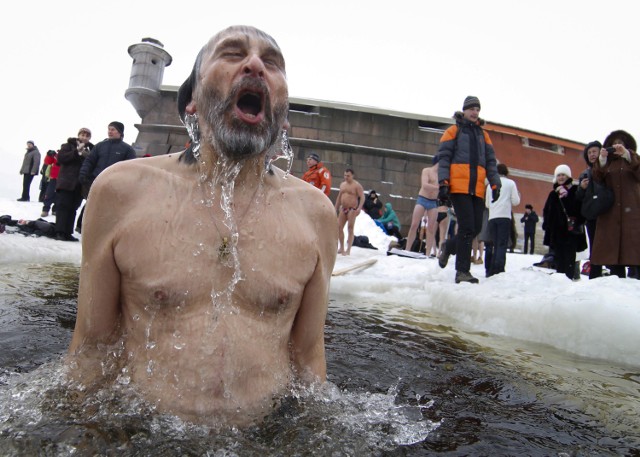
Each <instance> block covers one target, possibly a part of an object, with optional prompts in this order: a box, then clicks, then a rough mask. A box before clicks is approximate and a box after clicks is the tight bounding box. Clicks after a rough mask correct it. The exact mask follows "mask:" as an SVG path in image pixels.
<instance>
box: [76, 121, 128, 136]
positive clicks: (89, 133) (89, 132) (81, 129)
mask: <svg viewBox="0 0 640 457" xmlns="http://www.w3.org/2000/svg"><path fill="white" fill-rule="evenodd" d="M118 123H119V122H118ZM109 125H111V124H109ZM121 125H122V124H121ZM114 127H115V126H114ZM116 128H117V127H116ZM122 130H124V126H123V127H122ZM82 132H84V133H86V134H87V135H89V137H91V130H89V129H88V128H86V127H81V128H80V130H78V136H80V134H81V133H82ZM120 133H122V132H120Z"/></svg>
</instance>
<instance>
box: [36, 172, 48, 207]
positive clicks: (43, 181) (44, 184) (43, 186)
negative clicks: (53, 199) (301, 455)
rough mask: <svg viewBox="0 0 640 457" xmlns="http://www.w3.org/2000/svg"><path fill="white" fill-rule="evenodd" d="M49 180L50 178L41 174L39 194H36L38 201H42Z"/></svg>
mask: <svg viewBox="0 0 640 457" xmlns="http://www.w3.org/2000/svg"><path fill="white" fill-rule="evenodd" d="M49 181H50V179H48V178H47V177H46V176H44V175H43V176H42V179H40V195H38V201H39V202H43V201H44V196H45V195H46V194H47V186H48V185H49Z"/></svg>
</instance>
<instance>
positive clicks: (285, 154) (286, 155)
mask: <svg viewBox="0 0 640 457" xmlns="http://www.w3.org/2000/svg"><path fill="white" fill-rule="evenodd" d="M279 159H285V160H286V161H287V167H286V169H285V170H284V176H283V179H286V178H287V176H288V175H289V173H290V172H291V167H292V165H293V148H292V147H291V143H290V142H289V135H288V134H287V131H286V130H282V134H281V137H280V150H279V151H278V149H277V147H276V146H275V145H274V146H273V147H272V148H271V149H270V150H269V152H268V153H267V154H266V155H265V157H264V161H265V173H268V172H271V165H272V164H273V162H275V161H276V160H279Z"/></svg>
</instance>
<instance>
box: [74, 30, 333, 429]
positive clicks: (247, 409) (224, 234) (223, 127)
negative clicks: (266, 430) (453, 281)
mask: <svg viewBox="0 0 640 457" xmlns="http://www.w3.org/2000/svg"><path fill="white" fill-rule="evenodd" d="M178 111H179V113H180V116H181V118H182V120H183V122H184V123H185V126H186V127H187V130H188V132H189V134H190V137H191V144H190V146H189V148H188V149H187V150H186V151H184V152H182V153H180V154H168V155H161V156H156V157H150V158H146V159H144V160H130V161H124V162H120V163H117V164H115V165H113V166H111V167H109V168H108V169H106V170H105V171H104V172H103V173H101V174H100V176H98V178H97V179H96V181H95V183H94V185H93V188H92V190H91V204H90V205H89V206H88V207H87V214H86V216H85V227H84V230H83V240H82V241H83V261H82V271H81V279H80V289H79V297H78V318H77V322H76V328H75V331H74V335H73V339H72V342H71V347H70V349H69V353H70V363H69V366H70V367H71V370H70V371H71V375H72V377H73V379H75V380H76V381H78V382H80V383H81V384H82V385H83V386H89V387H93V386H96V387H97V386H100V385H104V384H105V382H108V381H106V380H107V379H113V377H114V375H118V373H123V372H126V374H127V380H128V381H130V383H131V385H133V386H135V388H136V391H138V392H141V393H142V395H143V396H144V398H145V399H146V400H147V401H148V402H150V403H152V404H153V405H154V406H155V407H157V408H158V410H160V411H163V412H166V413H170V414H175V415H177V416H179V417H181V418H183V419H185V420H189V421H193V422H199V423H203V422H204V423H209V424H221V423H226V424H239V425H242V424H249V423H252V422H255V421H257V420H260V419H261V418H262V417H264V416H265V415H267V414H269V413H270V411H271V410H272V409H273V407H274V405H276V404H277V403H278V402H277V400H278V398H280V397H281V396H282V395H285V394H286V393H287V392H289V391H290V388H291V386H292V385H295V384H298V383H303V384H314V383H322V382H324V381H325V379H326V360H325V349H324V322H325V317H326V312H327V306H328V293H329V279H330V277H331V272H332V269H333V265H334V261H335V257H336V250H337V223H336V218H335V214H334V213H333V208H332V205H331V201H330V200H329V199H327V198H326V197H324V196H323V195H322V194H321V193H320V192H318V191H317V190H316V189H314V188H313V187H311V186H309V185H308V184H307V183H305V182H303V181H302V180H300V179H297V178H295V177H293V176H287V174H286V173H285V172H284V171H282V170H279V169H278V168H276V167H275V166H273V164H272V162H271V160H269V159H270V158H273V157H274V156H277V154H276V153H275V151H276V150H277V149H279V148H283V149H287V148H288V147H289V146H288V141H287V140H286V133H285V132H284V131H285V130H286V128H287V127H288V123H287V112H288V89H287V81H286V75H285V62H284V58H283V56H282V53H281V51H280V48H279V47H278V45H277V44H276V42H275V40H274V39H273V38H271V37H270V36H269V35H267V34H266V33H264V32H262V31H260V30H258V29H255V28H253V27H245V26H235V27H230V28H228V29H225V30H223V31H222V32H220V33H218V34H217V35H215V36H214V37H213V38H212V39H211V40H210V41H209V42H208V43H207V44H206V45H205V46H204V47H203V48H202V50H201V51H200V53H199V54H198V58H197V59H196V64H195V66H194V69H193V72H192V74H191V76H190V77H189V78H188V79H187V80H186V81H185V83H184V84H183V85H182V86H181V88H180V90H179V92H178ZM279 140H281V141H279ZM285 178H286V179H285ZM158 183H162V185H158ZM114 345H115V347H116V348H119V349H118V350H116V351H110V350H109V348H113V347H114ZM108 354H111V355H110V356H109V355H108ZM109 357H115V359H116V360H115V362H116V363H114V364H113V365H114V366H117V367H118V368H117V370H118V371H117V372H116V373H103V370H102V367H103V366H109V364H105V363H103V362H105V361H106V360H109ZM89 390H90V389H89Z"/></svg>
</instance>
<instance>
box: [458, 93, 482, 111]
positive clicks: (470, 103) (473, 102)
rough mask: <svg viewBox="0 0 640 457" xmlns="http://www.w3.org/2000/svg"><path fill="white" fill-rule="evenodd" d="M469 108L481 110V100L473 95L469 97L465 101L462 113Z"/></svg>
mask: <svg viewBox="0 0 640 457" xmlns="http://www.w3.org/2000/svg"><path fill="white" fill-rule="evenodd" d="M469 108H480V99H478V97H475V96H473V95H469V96H468V97H467V98H465V99H464V104H463V105H462V111H464V110H466V109H469Z"/></svg>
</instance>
